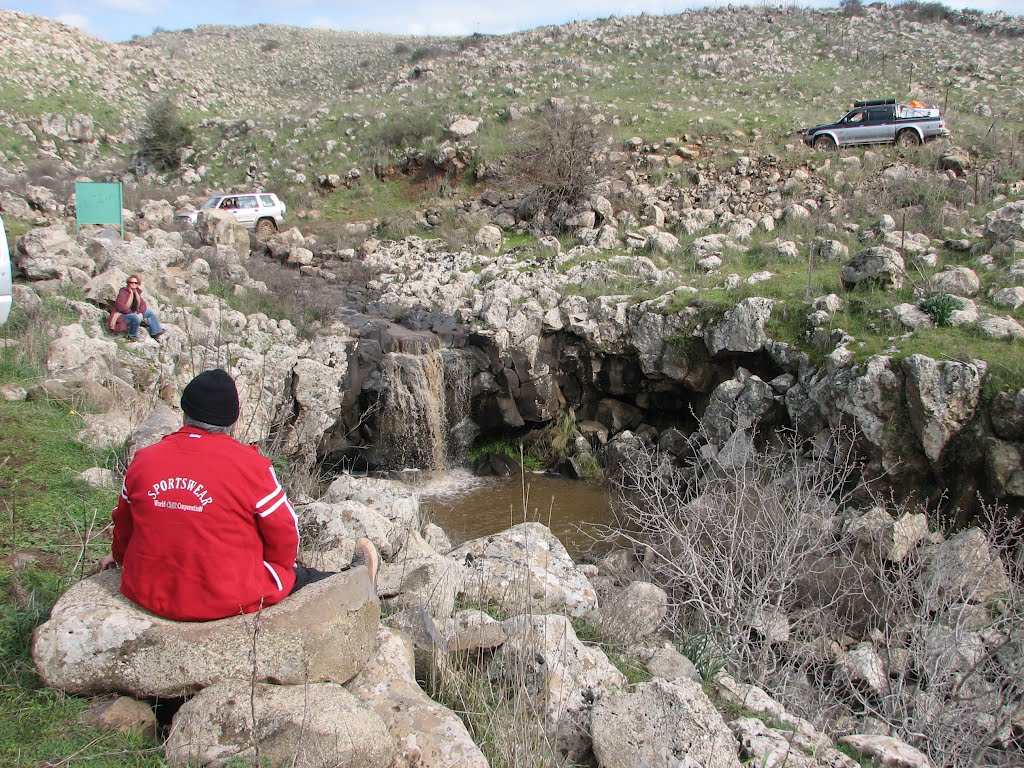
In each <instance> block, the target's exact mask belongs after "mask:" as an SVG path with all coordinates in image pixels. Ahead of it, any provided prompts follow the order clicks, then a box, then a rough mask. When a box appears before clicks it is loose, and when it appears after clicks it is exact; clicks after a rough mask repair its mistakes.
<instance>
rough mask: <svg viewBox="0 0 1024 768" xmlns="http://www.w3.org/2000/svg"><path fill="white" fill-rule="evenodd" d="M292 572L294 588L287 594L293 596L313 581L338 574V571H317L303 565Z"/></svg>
mask: <svg viewBox="0 0 1024 768" xmlns="http://www.w3.org/2000/svg"><path fill="white" fill-rule="evenodd" d="M292 570H293V571H295V586H294V587H292V591H291V592H289V593H288V594H289V595H294V594H295V593H296V592H298V591H299V590H300V589H302V588H303V587H304V586H306V585H307V584H312V583H313V582H315V581H320V580H322V579H326V578H327V577H328V576H333V575H334V574H336V573H338V571H318V570H317V569H316V568H307V567H306V566H304V565H296V566H295V567H294V568H292ZM345 570H346V571H347V570H348V569H347V568H346V569H345Z"/></svg>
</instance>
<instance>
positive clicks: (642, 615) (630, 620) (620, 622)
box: [600, 581, 668, 646]
mask: <svg viewBox="0 0 1024 768" xmlns="http://www.w3.org/2000/svg"><path fill="white" fill-rule="evenodd" d="M667 613H668V594H667V593H666V592H665V590H664V589H662V588H661V587H659V586H657V585H656V584H651V583H649V582H646V581H634V582H632V583H631V584H629V585H628V586H626V587H625V588H624V589H620V590H616V591H614V592H612V594H611V595H609V596H608V597H607V598H605V599H604V600H603V601H602V603H601V608H600V623H601V629H602V631H603V632H605V633H607V634H608V635H609V637H611V638H613V639H615V640H616V641H617V642H619V643H621V644H622V645H624V646H630V645H633V644H635V643H637V642H640V641H641V640H644V639H646V638H648V637H650V636H651V635H653V634H655V633H657V631H658V630H659V629H660V628H661V623H662V621H664V619H665V615H666V614H667Z"/></svg>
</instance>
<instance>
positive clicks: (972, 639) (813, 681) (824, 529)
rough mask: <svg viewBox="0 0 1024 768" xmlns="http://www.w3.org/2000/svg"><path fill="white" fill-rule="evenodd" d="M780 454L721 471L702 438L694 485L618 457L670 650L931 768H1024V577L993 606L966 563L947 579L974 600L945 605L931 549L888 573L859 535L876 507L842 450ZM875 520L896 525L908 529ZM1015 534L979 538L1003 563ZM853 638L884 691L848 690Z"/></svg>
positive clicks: (622, 535) (1000, 516)
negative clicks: (863, 726)
mask: <svg viewBox="0 0 1024 768" xmlns="http://www.w3.org/2000/svg"><path fill="white" fill-rule="evenodd" d="M775 438H776V439H775V441H774V443H775V445H774V447H771V448H769V447H766V448H763V449H760V450H758V449H754V448H753V446H752V444H751V448H750V450H749V451H748V452H747V453H746V455H745V456H744V455H742V454H741V453H736V452H733V453H731V454H730V455H728V456H726V454H725V453H724V452H723V453H719V454H717V456H713V455H712V453H713V452H709V451H708V450H707V447H708V443H709V440H708V436H707V434H706V431H705V430H704V429H703V428H702V429H701V430H698V432H697V433H695V435H694V436H693V438H692V439H691V440H692V443H693V444H692V446H691V450H690V452H689V453H688V454H684V455H689V456H691V457H692V459H691V463H690V464H688V465H687V466H686V467H685V468H680V467H678V466H676V465H675V464H674V463H673V462H672V461H671V460H669V459H667V458H666V457H665V456H662V455H660V454H659V453H658V452H656V451H654V450H652V449H644V448H641V447H639V446H637V447H635V448H634V449H633V450H631V451H628V452H626V453H625V467H624V468H625V470H626V471H625V473H624V479H622V480H620V481H619V491H620V496H621V498H622V505H621V510H622V514H623V519H622V520H621V522H620V527H621V530H618V531H614V532H610V533H612V534H614V535H616V536H617V537H619V539H618V540H619V541H621V540H623V539H625V540H626V541H627V542H628V543H629V544H630V545H631V546H632V547H634V548H636V549H637V550H638V551H646V552H647V556H646V558H645V563H644V564H645V566H646V567H647V569H648V571H649V575H650V578H651V580H652V581H655V582H656V583H659V584H661V585H662V586H663V587H665V588H666V590H667V591H668V592H669V595H670V599H671V604H672V610H671V616H670V620H671V622H672V623H673V625H674V630H675V632H676V633H677V635H678V636H679V637H680V638H685V639H686V640H687V641H693V640H694V639H698V640H700V641H701V642H700V648H701V649H703V652H704V653H705V655H706V656H707V658H706V659H704V658H700V659H694V661H695V663H697V662H700V663H702V664H706V665H707V666H708V667H709V668H713V671H715V672H717V671H718V670H719V669H721V668H722V667H723V666H726V667H728V668H729V669H730V671H731V672H732V673H733V674H734V675H735V676H736V677H738V678H739V679H742V680H745V681H749V682H754V683H756V684H758V685H760V686H762V687H764V688H765V689H766V690H768V691H769V693H771V694H772V695H773V696H775V697H776V698H778V699H780V700H781V701H783V702H785V703H786V705H787V706H788V707H789V708H790V709H791V710H793V711H795V712H796V713H797V714H800V715H802V716H804V717H807V718H808V719H811V720H814V721H816V722H817V723H818V724H819V725H820V726H821V727H832V726H833V724H834V723H836V722H837V721H841V720H842V719H845V720H846V721H847V722H848V723H853V724H854V725H853V726H852V727H853V728H856V727H857V724H856V723H857V722H858V721H857V720H856V718H860V717H864V718H869V719H870V720H872V721H873V722H876V723H878V722H881V723H882V724H883V725H884V726H885V728H886V729H887V730H888V731H889V732H890V733H892V734H893V735H896V736H898V737H900V738H902V739H904V740H905V741H907V742H909V743H911V744H913V745H915V746H917V747H918V748H920V749H922V750H924V751H926V752H927V753H928V754H929V755H930V756H931V757H932V759H933V760H934V761H935V762H936V764H940V765H950V766H965V767H966V766H979V765H1012V764H1020V759H1021V751H1020V750H1021V742H1022V737H1024V732H1022V731H1024V728H1022V726H1021V723H1022V722H1024V706H1022V704H1021V701H1022V694H1024V683H1022V682H1021V680H1022V678H1021V671H1022V669H1024V640H1022V638H1024V600H1022V599H1021V593H1020V584H1019V578H1020V574H1019V573H1014V571H1013V569H1012V568H1009V569H1008V570H1009V572H1010V573H1011V574H1013V578H1011V579H1010V585H1009V588H1008V589H1006V590H1003V591H1001V592H1000V594H999V596H998V597H991V596H990V595H989V594H988V593H985V592H981V591H979V590H981V589H982V586H981V584H982V583H983V581H984V580H983V579H980V578H979V577H978V573H976V572H975V571H973V570H970V571H964V570H963V569H967V568H976V567H977V566H976V563H974V562H972V561H971V560H970V559H969V558H965V559H964V560H963V561H962V562H959V563H946V564H945V565H944V566H943V567H944V568H945V569H946V570H945V572H944V575H943V576H942V577H941V578H942V579H947V580H949V583H957V584H967V585H969V586H968V587H966V588H962V589H960V590H959V591H958V592H957V594H955V595H954V596H953V597H948V596H945V595H941V594H940V595H939V596H936V594H934V593H933V592H932V591H929V589H928V587H927V585H928V584H929V583H931V582H930V581H929V580H934V579H935V578H936V577H935V573H936V571H935V570H934V569H935V561H934V560H933V557H934V556H935V555H934V552H935V550H933V549H932V548H931V547H930V546H929V545H928V543H927V542H925V543H923V544H921V545H919V546H916V547H915V548H912V549H911V550H910V552H909V554H907V555H906V556H904V557H902V558H900V559H890V558H889V556H888V554H887V553H888V548H887V546H886V545H885V544H884V543H882V542H881V540H880V541H879V543H877V544H874V543H872V542H871V540H868V541H867V542H866V540H865V537H864V535H863V531H861V532H860V533H858V532H857V526H856V525H851V522H852V521H855V520H856V519H857V517H858V514H859V513H858V512H857V511H856V510H855V509H854V508H853V504H852V502H853V500H854V499H855V498H864V497H865V496H866V497H868V498H870V493H868V492H869V491H870V489H868V488H865V487H864V486H863V484H862V483H861V482H859V481H858V477H859V472H858V464H857V460H856V457H855V455H854V453H853V451H852V450H851V449H850V448H849V446H851V445H852V440H850V438H849V436H847V435H843V434H835V435H833V437H832V440H831V446H830V449H829V450H828V452H827V453H825V452H821V451H816V450H813V449H812V450H806V449H805V447H804V446H802V445H801V444H799V443H797V442H796V441H795V440H780V439H779V436H778V435H776V436H775ZM780 443H781V444H782V449H781V450H780V447H779V446H780ZM874 505H875V506H876V507H881V508H882V509H883V510H884V511H885V512H886V513H888V515H889V516H890V517H892V518H893V519H898V518H899V517H900V515H901V514H903V513H904V512H906V510H905V509H901V508H897V507H896V506H895V505H894V504H891V503H889V504H884V503H881V502H879V500H877V499H875V500H874ZM1007 520H1008V517H1007V515H1006V512H1005V510H995V509H988V510H987V515H986V517H985V520H983V521H982V525H981V529H982V530H983V532H984V540H985V542H987V546H988V547H989V548H990V550H989V551H991V552H995V553H997V555H999V556H1000V557H1003V558H1004V559H1003V560H999V561H998V562H1008V559H1006V558H1005V555H1006V547H1007V546H1009V544H1011V543H1015V542H1016V540H1017V538H1018V537H1019V530H1017V529H1014V527H1013V526H1012V525H1010V524H1008V523H1007V522H1006V521H1007ZM849 638H856V639H858V640H859V641H860V642H861V643H864V644H866V645H867V646H870V647H871V648H872V649H873V652H874V653H877V654H878V657H879V658H880V659H881V661H880V662H879V663H880V665H881V668H882V669H883V673H882V682H881V684H880V685H867V684H864V683H863V681H861V682H857V683H856V684H851V683H850V681H849V680H847V679H843V676H842V675H841V674H838V673H837V665H836V662H837V659H839V658H840V657H842V656H843V655H844V651H842V650H840V649H841V648H842V647H848V646H843V645H842V644H843V643H849V642H851V641H850V640H849ZM690 644H691V645H692V644H693V643H692V642H691V643H690ZM698 650H699V649H698ZM836 654H838V655H836Z"/></svg>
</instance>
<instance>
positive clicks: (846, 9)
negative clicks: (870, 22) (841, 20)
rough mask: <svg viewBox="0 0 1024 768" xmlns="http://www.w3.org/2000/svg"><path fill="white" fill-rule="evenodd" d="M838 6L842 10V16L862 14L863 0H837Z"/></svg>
mask: <svg viewBox="0 0 1024 768" xmlns="http://www.w3.org/2000/svg"><path fill="white" fill-rule="evenodd" d="M839 8H840V10H842V12H843V16H863V15H864V2H863V0H839Z"/></svg>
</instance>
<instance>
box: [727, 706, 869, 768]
mask: <svg viewBox="0 0 1024 768" xmlns="http://www.w3.org/2000/svg"><path fill="white" fill-rule="evenodd" d="M729 727H730V728H731V729H732V732H733V733H734V734H735V735H736V740H737V741H739V743H740V747H741V748H742V750H743V754H744V756H745V757H747V758H753V759H754V761H755V763H754V764H755V765H759V766H782V765H785V766H788V767H789V768H818V767H819V765H820V763H819V762H818V761H817V760H815V759H814V758H813V757H811V756H810V755H807V754H805V753H804V752H803V750H802V749H801V748H800V746H799V745H798V744H796V743H795V740H794V736H795V735H796V734H795V732H793V731H782V730H779V729H777V728H769V727H768V726H767V725H765V724H764V723H763V722H761V721H760V720H758V719H757V718H754V717H738V718H736V719H735V720H733V721H732V722H730V723H729ZM850 765H852V766H855V765H857V764H856V763H854V762H853V761H852V760H851V761H850Z"/></svg>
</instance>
